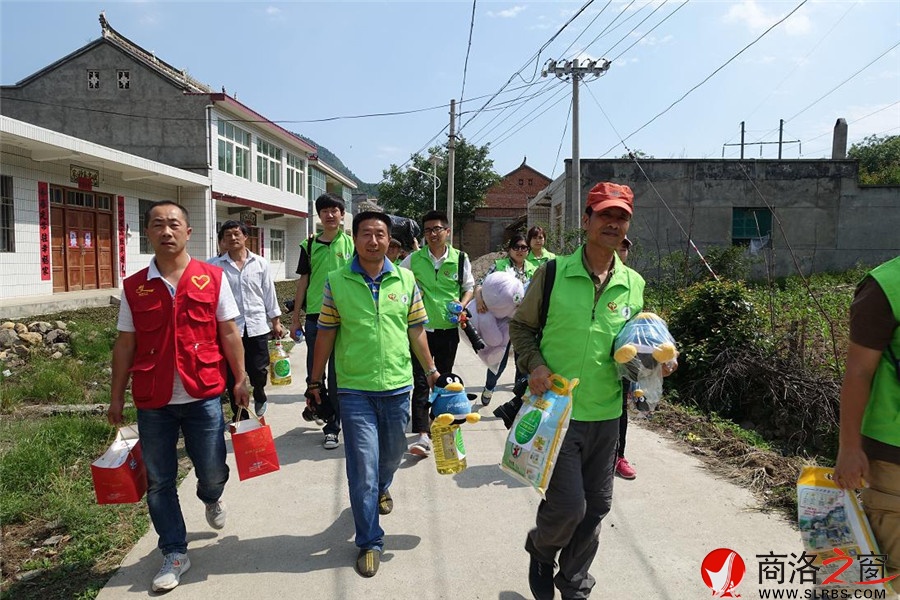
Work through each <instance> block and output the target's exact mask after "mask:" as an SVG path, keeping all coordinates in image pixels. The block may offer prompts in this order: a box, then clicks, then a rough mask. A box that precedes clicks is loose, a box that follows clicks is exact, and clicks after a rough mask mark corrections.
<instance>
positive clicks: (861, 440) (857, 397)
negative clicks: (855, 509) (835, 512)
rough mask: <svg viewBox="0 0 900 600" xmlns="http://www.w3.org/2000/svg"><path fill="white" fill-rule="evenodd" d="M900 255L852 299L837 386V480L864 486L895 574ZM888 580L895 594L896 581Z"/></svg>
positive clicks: (899, 516)
mask: <svg viewBox="0 0 900 600" xmlns="http://www.w3.org/2000/svg"><path fill="white" fill-rule="evenodd" d="M898 359H900V256H898V257H897V258H895V259H893V260H890V261H888V262H886V263H884V264H882V265H881V266H879V267H876V268H875V269H872V271H870V272H869V274H868V275H867V276H866V277H865V279H863V281H862V283H860V284H859V286H858V287H857V288H856V295H855V297H854V299H853V304H852V305H851V306H850V346H849V348H848V350H847V366H846V371H845V373H844V382H843V385H841V430H840V446H839V449H838V457H837V465H836V466H835V468H834V479H835V482H836V483H837V484H838V485H839V486H840V487H842V488H845V489H857V488H861V487H863V481H865V482H866V483H867V484H868V487H865V488H864V489H863V491H862V502H863V507H864V508H865V511H866V516H868V517H869V524H870V525H871V526H872V532H873V533H874V534H875V540H876V541H877V542H878V548H879V550H880V551H881V552H882V553H883V554H887V561H886V568H885V574H884V576H886V577H889V576H891V575H898V574H900V362H898ZM897 581H900V580H894V582H892V584H893V586H894V590H895V591H896V592H898V593H900V585H898V584H897Z"/></svg>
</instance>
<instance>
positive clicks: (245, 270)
mask: <svg viewBox="0 0 900 600" xmlns="http://www.w3.org/2000/svg"><path fill="white" fill-rule="evenodd" d="M249 234H250V230H249V229H248V228H247V226H246V225H245V224H243V223H241V222H240V221H233V220H231V221H225V222H224V223H223V224H222V227H220V228H219V247H220V248H224V249H225V252H224V253H223V254H220V255H219V256H216V257H214V258H211V259H209V263H210V264H213V265H216V266H217V267H221V269H222V271H223V272H224V273H225V278H226V279H227V280H228V286H229V287H230V288H231V293H232V294H233V295H234V300H235V302H236V303H237V307H238V310H239V311H240V315H238V317H237V318H236V319H235V320H234V322H235V324H236V325H237V327H238V331H240V333H241V340H242V341H243V343H244V367H245V368H246V370H247V377H248V378H249V380H250V385H251V386H253V407H254V409H255V410H256V414H257V415H259V416H262V415H264V414H265V412H266V400H267V398H266V375H267V374H268V369H269V334H270V333H274V334H275V339H281V337H283V335H284V330H283V328H282V327H281V309H280V308H279V307H278V298H277V297H276V295H275V282H274V280H273V279H272V274H271V273H270V272H269V262H268V261H267V260H266V259H265V258H263V257H262V256H260V255H258V254H254V253H253V252H251V251H250V250H249V249H248V248H247V237H248V236H249ZM270 324H271V328H270ZM270 329H271V331H270ZM233 385H234V374H233V373H232V372H231V369H228V371H227V384H226V389H229V390H230V389H231V388H232V387H233ZM231 410H232V414H233V415H234V416H233V418H232V420H234V421H236V420H238V419H239V418H242V419H246V418H248V417H249V415H248V414H247V413H246V411H241V412H242V414H241V415H238V408H237V407H236V406H235V403H234V400H233V399H232V400H231Z"/></svg>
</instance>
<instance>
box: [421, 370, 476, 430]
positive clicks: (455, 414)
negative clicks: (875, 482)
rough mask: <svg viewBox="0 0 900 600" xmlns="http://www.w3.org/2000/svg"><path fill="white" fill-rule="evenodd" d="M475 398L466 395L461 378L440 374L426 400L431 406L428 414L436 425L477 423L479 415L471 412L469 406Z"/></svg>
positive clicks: (454, 375) (474, 396)
mask: <svg viewBox="0 0 900 600" xmlns="http://www.w3.org/2000/svg"><path fill="white" fill-rule="evenodd" d="M476 398H477V396H476V395H475V394H467V393H466V386H465V384H463V380H462V377H460V376H459V375H456V374H454V373H441V376H440V377H439V378H438V380H437V382H436V383H435V384H434V390H432V392H431V396H429V398H428V403H429V404H430V405H431V408H430V411H429V414H430V416H431V418H432V419H434V421H435V423H437V424H438V425H450V424H451V423H453V424H456V425H460V424H462V423H477V422H478V421H480V420H481V415H479V414H478V413H476V412H472V404H471V403H472V402H473V401H474V400H475V399H476Z"/></svg>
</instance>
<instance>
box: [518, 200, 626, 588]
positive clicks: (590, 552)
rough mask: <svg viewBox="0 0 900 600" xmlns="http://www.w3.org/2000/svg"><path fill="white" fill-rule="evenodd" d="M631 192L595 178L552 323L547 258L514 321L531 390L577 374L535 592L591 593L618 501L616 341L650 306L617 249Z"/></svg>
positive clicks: (532, 537) (542, 531)
mask: <svg viewBox="0 0 900 600" xmlns="http://www.w3.org/2000/svg"><path fill="white" fill-rule="evenodd" d="M633 199H634V195H633V194H632V192H631V189H630V188H629V187H628V186H625V185H617V184H615V183H606V182H604V183H598V184H597V185H596V186H594V188H593V189H592V190H591V192H590V193H589V194H588V197H587V207H586V209H585V213H584V215H583V216H582V221H581V223H582V226H583V227H584V230H585V238H586V241H585V243H584V244H583V245H582V246H581V248H579V249H578V250H576V251H575V252H574V253H573V254H571V255H568V256H559V257H557V258H556V274H555V279H554V283H553V288H552V292H551V294H550V297H549V306H548V307H547V310H546V313H545V314H546V322H545V323H544V324H543V325H542V323H541V310H542V307H541V305H542V303H543V299H542V297H543V289H544V285H545V274H546V271H547V269H546V266H543V265H542V266H541V267H540V268H539V269H538V270H537V271H536V272H535V275H534V278H533V279H532V281H531V285H530V286H529V288H528V290H527V291H526V293H525V298H524V300H523V301H522V304H521V305H520V306H519V308H518V310H517V311H516V314H515V315H514V316H513V318H512V321H510V324H509V334H510V338H511V339H512V343H513V347H514V348H515V350H516V352H517V353H518V355H519V360H518V365H519V367H520V368H521V370H522V371H523V372H527V373H529V374H530V376H529V381H528V385H529V388H530V389H531V391H532V392H533V393H535V394H542V393H544V392H546V391H547V390H549V389H550V379H549V378H550V375H551V374H552V373H558V374H560V375H562V376H563V377H565V378H567V379H572V378H576V377H577V378H578V379H579V380H580V384H579V385H578V387H577V388H575V391H574V395H573V404H572V420H571V421H570V423H569V428H568V431H567V432H566V436H565V438H564V440H563V443H562V446H561V448H560V453H559V456H558V458H557V460H556V467H555V468H554V470H553V477H552V478H551V480H550V484H549V486H548V489H547V493H546V496H545V499H544V501H543V502H541V504H540V506H539V507H538V513H537V519H536V527H535V528H534V529H532V530H531V531H530V532H529V533H528V538H527V540H526V542H525V549H526V550H527V551H528V553H529V554H530V555H531V564H530V567H529V573H528V582H529V585H530V587H531V592H532V594H533V595H534V597H535V599H536V600H551V599H552V598H553V595H554V584H555V586H556V587H557V588H558V589H559V590H560V592H561V593H562V597H563V598H587V597H588V596H589V595H590V593H591V589H592V588H593V587H594V583H595V580H594V578H593V577H592V576H591V575H590V573H588V568H589V567H590V565H591V562H593V560H594V556H595V555H596V553H597V548H598V547H599V538H600V523H601V521H602V520H603V518H604V517H605V516H606V515H607V513H608V512H609V510H610V506H611V503H612V490H613V472H614V468H615V459H616V441H617V439H618V435H619V416H620V415H621V414H622V385H621V382H620V380H619V376H618V373H617V370H616V365H615V362H614V361H613V358H612V348H613V341H614V339H615V337H616V335H617V334H618V333H619V331H621V329H622V327H623V326H624V325H625V322H626V321H628V319H630V318H631V317H632V316H634V315H637V314H638V313H639V312H640V311H641V309H642V308H643V306H644V280H643V278H642V277H641V276H640V275H638V274H637V273H636V272H635V271H633V270H631V269H629V268H628V267H626V266H625V265H624V264H623V263H622V261H621V260H620V259H619V258H618V256H616V249H617V248H618V247H619V245H620V244H621V243H622V240H623V239H624V238H625V234H627V233H628V228H629V225H630V223H631V215H632V211H633ZM557 557H558V560H559V571H558V573H557V574H556V576H555V577H554V568H555V566H556V564H557Z"/></svg>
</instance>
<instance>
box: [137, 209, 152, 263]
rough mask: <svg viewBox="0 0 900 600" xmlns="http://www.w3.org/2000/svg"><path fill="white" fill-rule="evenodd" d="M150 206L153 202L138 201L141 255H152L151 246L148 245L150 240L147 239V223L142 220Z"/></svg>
mask: <svg viewBox="0 0 900 600" xmlns="http://www.w3.org/2000/svg"><path fill="white" fill-rule="evenodd" d="M152 205H153V200H140V199H138V241H139V242H140V252H141V254H153V246H151V245H150V238H148V237H147V221H146V220H145V219H144V217H145V216H146V214H147V211H148V210H150V206H152Z"/></svg>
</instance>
